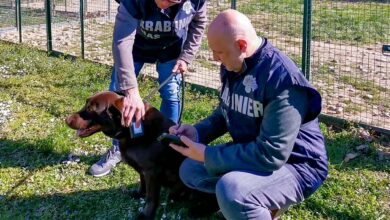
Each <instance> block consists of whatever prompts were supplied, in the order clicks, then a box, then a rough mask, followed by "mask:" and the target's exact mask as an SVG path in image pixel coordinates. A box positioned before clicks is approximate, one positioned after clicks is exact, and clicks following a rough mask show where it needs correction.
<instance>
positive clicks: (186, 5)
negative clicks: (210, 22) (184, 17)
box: [183, 1, 192, 14]
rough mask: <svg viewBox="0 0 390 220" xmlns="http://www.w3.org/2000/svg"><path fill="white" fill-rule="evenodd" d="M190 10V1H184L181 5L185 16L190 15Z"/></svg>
mask: <svg viewBox="0 0 390 220" xmlns="http://www.w3.org/2000/svg"><path fill="white" fill-rule="evenodd" d="M191 9H192V5H191V1H186V2H185V3H184V5H183V11H185V12H186V14H190V13H191Z"/></svg>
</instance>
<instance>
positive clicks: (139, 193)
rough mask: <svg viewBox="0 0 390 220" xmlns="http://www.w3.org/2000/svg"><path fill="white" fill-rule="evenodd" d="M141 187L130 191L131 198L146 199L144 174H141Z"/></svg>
mask: <svg viewBox="0 0 390 220" xmlns="http://www.w3.org/2000/svg"><path fill="white" fill-rule="evenodd" d="M139 178H140V182H139V186H138V189H133V190H131V191H130V197H131V198H133V199H140V198H144V197H145V194H146V186H145V177H144V174H143V173H139Z"/></svg>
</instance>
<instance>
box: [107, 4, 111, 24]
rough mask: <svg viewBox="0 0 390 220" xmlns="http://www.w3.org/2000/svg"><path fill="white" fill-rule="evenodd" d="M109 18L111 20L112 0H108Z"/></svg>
mask: <svg viewBox="0 0 390 220" xmlns="http://www.w3.org/2000/svg"><path fill="white" fill-rule="evenodd" d="M107 11H108V20H111V0H107Z"/></svg>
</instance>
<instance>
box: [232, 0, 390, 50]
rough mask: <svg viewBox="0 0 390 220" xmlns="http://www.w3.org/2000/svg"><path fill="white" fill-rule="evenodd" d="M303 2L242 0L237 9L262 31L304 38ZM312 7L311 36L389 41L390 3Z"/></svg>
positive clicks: (329, 0)
mask: <svg viewBox="0 0 390 220" xmlns="http://www.w3.org/2000/svg"><path fill="white" fill-rule="evenodd" d="M303 2H304V1H303V0H301V1H292V0H283V1H275V0H264V1H257V0H247V1H239V2H238V3H237V9H238V10H239V11H241V12H242V13H244V14H247V15H249V16H250V17H251V20H252V21H253V23H254V26H256V27H258V28H259V29H261V30H265V31H272V32H274V31H277V32H279V34H281V35H282V36H286V35H287V36H289V37H301V36H302V28H303ZM312 9H313V11H312V38H313V40H315V41H323V40H337V41H341V42H344V43H353V44H355V43H356V42H359V43H363V44H372V43H376V42H386V41H387V40H388V36H389V35H390V23H389V22H388V19H389V12H390V4H388V3H387V4H386V3H385V2H383V3H381V2H378V3H374V2H373V1H357V2H351V1H333V0H323V1H313V3H312ZM266 36H267V35H266ZM268 37H271V36H268Z"/></svg>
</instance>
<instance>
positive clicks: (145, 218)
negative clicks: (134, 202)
mask: <svg viewBox="0 0 390 220" xmlns="http://www.w3.org/2000/svg"><path fill="white" fill-rule="evenodd" d="M136 219H137V220H153V219H154V218H153V217H150V216H149V217H148V216H147V215H145V213H143V212H140V213H139V214H138V216H137V218H136Z"/></svg>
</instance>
